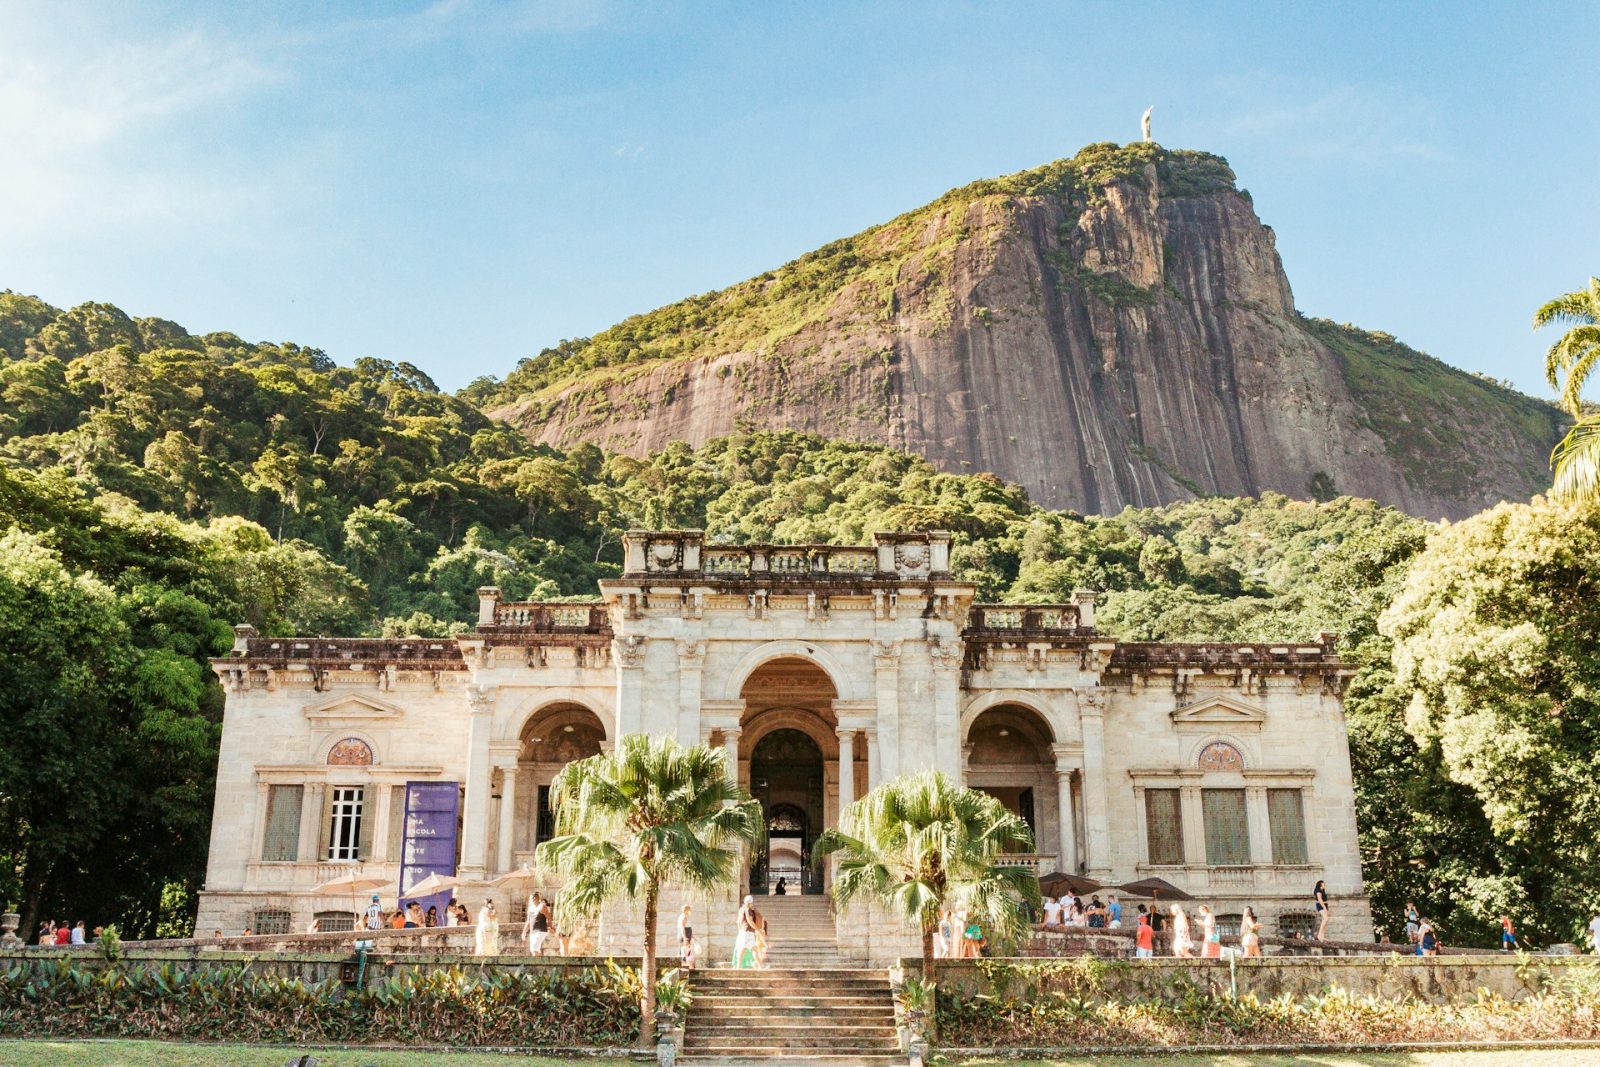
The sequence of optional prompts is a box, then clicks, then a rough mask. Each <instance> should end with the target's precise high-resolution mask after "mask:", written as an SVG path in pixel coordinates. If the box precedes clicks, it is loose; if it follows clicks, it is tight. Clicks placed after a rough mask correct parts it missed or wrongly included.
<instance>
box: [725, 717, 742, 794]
mask: <svg viewBox="0 0 1600 1067" xmlns="http://www.w3.org/2000/svg"><path fill="white" fill-rule="evenodd" d="M740 733H741V731H740V729H739V728H738V727H737V726H724V727H723V728H722V758H723V760H724V761H725V762H726V763H727V764H728V777H729V778H732V779H733V784H734V785H738V784H739V734H740Z"/></svg>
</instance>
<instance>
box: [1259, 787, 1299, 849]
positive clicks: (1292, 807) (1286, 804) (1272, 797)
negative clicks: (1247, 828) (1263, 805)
mask: <svg viewBox="0 0 1600 1067" xmlns="http://www.w3.org/2000/svg"><path fill="white" fill-rule="evenodd" d="M1267 823H1268V825H1269V826H1270V827H1271V829H1272V862H1273V863H1285V864H1301V863H1305V862H1307V856H1306V811H1305V800H1304V798H1303V797H1302V795H1301V793H1300V790H1298V789H1269V790H1267Z"/></svg>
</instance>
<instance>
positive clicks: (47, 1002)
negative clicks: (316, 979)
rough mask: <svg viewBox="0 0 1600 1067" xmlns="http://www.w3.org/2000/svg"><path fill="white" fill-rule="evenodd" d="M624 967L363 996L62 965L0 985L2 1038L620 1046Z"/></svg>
mask: <svg viewBox="0 0 1600 1067" xmlns="http://www.w3.org/2000/svg"><path fill="white" fill-rule="evenodd" d="M637 984H638V974H637V972H636V971H634V970H632V969H631V968H622V967H616V966H614V965H613V966H612V967H611V968H610V969H606V968H600V967H592V968H588V969H587V970H583V971H578V972H568V973H560V972H556V973H546V974H540V973H531V972H526V973H512V972H496V971H489V970H482V969H478V968H473V969H470V970H468V969H463V968H459V967H456V968H449V969H444V970H434V971H415V972H406V973H404V974H402V975H401V976H399V977H395V978H387V979H384V980H383V981H381V982H377V983H373V984H372V985H369V986H368V987H366V988H360V989H357V988H346V987H344V986H343V985H341V984H340V983H338V982H332V981H329V982H321V983H307V982H303V981H301V980H300V979H298V978H286V977H282V976H279V975H275V974H262V973H256V972H254V971H252V970H250V969H249V968H247V967H203V968H193V969H189V968H180V967H177V966H174V965H172V964H163V965H161V966H153V965H149V966H147V965H138V966H131V967H128V966H110V967H105V968H101V969H97V970H85V969H79V968H76V967H74V966H73V965H72V963H71V961H70V960H65V959H63V960H59V961H55V962H52V963H48V964H42V965H40V966H38V967H34V968H29V967H25V966H18V967H14V968H12V969H11V970H10V971H9V972H6V973H5V974H0V1033H3V1034H5V1035H6V1036H8V1037H15V1036H24V1037H43V1036H51V1037H140V1038H162V1039H167V1040H172V1039H176V1038H189V1039H205V1040H214V1039H215V1038H216V1037H217V1035H218V1034H224V1033H225V1034H227V1035H228V1036H229V1038H230V1039H232V1040H235V1041H243V1042H275V1043H286V1044H287V1043H322V1042H327V1043H334V1044H346V1043H351V1044H356V1043H361V1044H364V1043H369V1042H373V1043H376V1042H385V1043H387V1042H392V1043H396V1044H413V1045H419V1044H427V1045H449V1046H453V1047H474V1046H476V1047H484V1046H529V1045H533V1046H546V1047H574V1046H589V1047H618V1046H622V1045H625V1044H626V1043H627V1041H628V1040H629V1039H630V1038H631V1037H632V1035H633V1032H634V1030H635V1029H636V1028H637V1027H638V1024H639V1016H638V1000H637V998H636V997H635V996H634V995H633V991H632V989H631V988H630V987H631V986H636V985H637Z"/></svg>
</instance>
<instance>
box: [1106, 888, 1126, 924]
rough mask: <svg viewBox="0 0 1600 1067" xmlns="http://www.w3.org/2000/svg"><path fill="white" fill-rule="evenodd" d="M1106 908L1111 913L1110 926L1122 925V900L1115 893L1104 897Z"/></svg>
mask: <svg viewBox="0 0 1600 1067" xmlns="http://www.w3.org/2000/svg"><path fill="white" fill-rule="evenodd" d="M1106 910H1107V911H1109V912H1110V913H1111V928H1112V929H1113V930H1116V929H1120V928H1121V926H1122V902H1121V901H1119V900H1118V899H1117V895H1116V894H1115V893H1113V894H1111V895H1110V896H1109V897H1107V898H1106Z"/></svg>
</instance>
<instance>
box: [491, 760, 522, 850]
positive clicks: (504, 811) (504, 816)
mask: <svg viewBox="0 0 1600 1067" xmlns="http://www.w3.org/2000/svg"><path fill="white" fill-rule="evenodd" d="M516 814H517V765H516V764H515V763H513V764H511V765H510V766H504V765H502V766H501V768H500V826H499V828H498V829H499V837H498V838H496V841H495V843H496V844H497V845H498V846H499V847H498V848H497V849H496V851H497V852H498V853H499V855H498V856H497V857H496V860H497V862H496V864H495V869H496V870H498V871H499V872H500V873H501V874H504V873H505V872H507V871H509V870H510V869H511V835H512V833H513V830H514V828H515V826H516Z"/></svg>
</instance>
